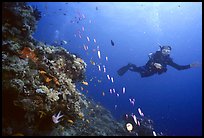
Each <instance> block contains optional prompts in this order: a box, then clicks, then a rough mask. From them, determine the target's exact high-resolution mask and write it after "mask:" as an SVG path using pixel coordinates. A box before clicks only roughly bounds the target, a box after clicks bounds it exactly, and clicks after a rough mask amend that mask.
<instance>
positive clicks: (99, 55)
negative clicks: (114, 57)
mask: <svg viewBox="0 0 204 138" xmlns="http://www.w3.org/2000/svg"><path fill="white" fill-rule="evenodd" d="M98 58H99V59H100V58H101V52H100V51H98Z"/></svg>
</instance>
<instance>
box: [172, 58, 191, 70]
mask: <svg viewBox="0 0 204 138" xmlns="http://www.w3.org/2000/svg"><path fill="white" fill-rule="evenodd" d="M168 65H170V66H172V67H174V68H175V69H177V70H184V69H189V68H191V65H190V64H189V65H178V64H176V63H175V62H173V60H170V62H169V63H168Z"/></svg>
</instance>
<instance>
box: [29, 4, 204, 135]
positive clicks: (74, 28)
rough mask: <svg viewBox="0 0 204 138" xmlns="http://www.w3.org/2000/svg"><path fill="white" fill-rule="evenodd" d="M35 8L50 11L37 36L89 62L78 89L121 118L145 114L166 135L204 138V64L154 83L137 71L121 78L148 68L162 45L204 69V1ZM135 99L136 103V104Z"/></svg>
mask: <svg viewBox="0 0 204 138" xmlns="http://www.w3.org/2000/svg"><path fill="white" fill-rule="evenodd" d="M28 4H29V5H32V6H37V8H38V9H39V10H40V11H41V13H42V18H41V19H40V21H39V22H38V25H37V29H36V32H35V33H34V34H33V36H34V38H35V39H37V40H39V41H42V42H44V43H47V44H50V45H53V44H55V45H59V46H60V45H61V44H62V45H61V46H62V47H64V48H66V49H67V50H68V51H69V52H71V53H74V54H76V55H77V56H79V57H81V58H82V59H83V60H84V61H85V62H86V63H87V70H86V79H85V81H86V82H88V85H87V86H86V85H83V84H82V83H77V88H78V89H79V90H80V91H81V93H83V94H85V95H87V97H90V98H92V99H94V100H95V101H96V102H98V103H99V104H101V105H103V106H104V107H105V108H107V109H108V110H110V111H111V113H112V115H113V116H114V117H115V118H116V119H117V120H121V119H122V116H123V115H125V114H131V113H133V114H135V115H136V116H137V117H141V116H140V114H139V112H138V108H140V109H141V111H142V112H143V114H144V116H145V117H148V118H150V119H152V120H153V122H154V124H153V126H154V129H155V131H156V132H158V133H160V132H162V133H163V134H165V135H169V136H200V135H202V65H200V66H199V67H196V68H190V69H187V70H181V71H179V70H176V69H175V68H173V67H171V66H168V71H167V72H166V73H163V74H161V75H158V74H155V75H153V76H151V77H147V78H141V77H140V75H139V74H138V73H136V72H131V71H128V72H127V73H126V74H124V75H123V76H119V75H118V74H117V70H118V69H119V68H120V67H122V66H124V65H127V64H128V63H133V64H136V65H137V66H142V65H144V64H145V63H146V62H147V60H148V54H149V53H150V52H155V51H157V50H158V49H159V44H160V45H170V46H171V47H172V51H171V57H172V58H173V61H174V62H176V63H177V64H179V65H187V64H190V63H194V62H198V63H200V64H202V3H201V2H165V3H162V2H151V3H148V2H127V3H126V2H119V3H117V2H102V3H101V2H54V3H48V2H31V3H28ZM111 40H112V41H113V42H114V45H112V44H111ZM98 51H100V53H99V52H98ZM98 54H100V55H98ZM107 75H109V77H110V79H108V76H107ZM110 89H111V90H110ZM123 89H124V90H125V91H124V92H123ZM110 91H111V92H112V93H111V92H110ZM130 99H131V100H132V99H135V102H134V105H133V104H131V102H130Z"/></svg>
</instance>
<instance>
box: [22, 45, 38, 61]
mask: <svg viewBox="0 0 204 138" xmlns="http://www.w3.org/2000/svg"><path fill="white" fill-rule="evenodd" d="M19 54H21V55H20V57H21V58H29V59H31V60H32V61H33V62H36V61H37V57H36V54H35V53H34V50H31V49H30V48H29V47H24V48H23V50H22V51H20V53H19Z"/></svg>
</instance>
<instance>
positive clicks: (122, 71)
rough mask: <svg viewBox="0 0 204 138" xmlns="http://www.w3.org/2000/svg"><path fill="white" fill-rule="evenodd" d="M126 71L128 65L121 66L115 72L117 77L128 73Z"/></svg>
mask: <svg viewBox="0 0 204 138" xmlns="http://www.w3.org/2000/svg"><path fill="white" fill-rule="evenodd" d="M128 69H129V66H128V65H126V66H123V67H121V68H120V69H119V70H118V71H117V73H118V75H119V76H123V75H124V74H125V73H126V72H127V71H128Z"/></svg>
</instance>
